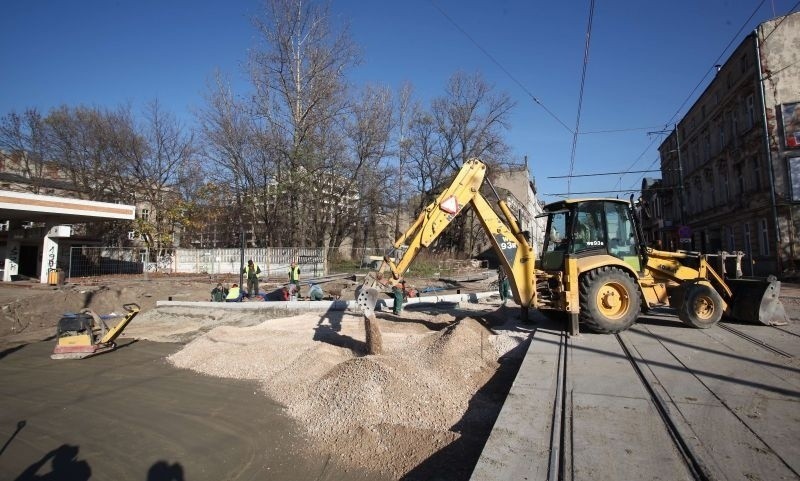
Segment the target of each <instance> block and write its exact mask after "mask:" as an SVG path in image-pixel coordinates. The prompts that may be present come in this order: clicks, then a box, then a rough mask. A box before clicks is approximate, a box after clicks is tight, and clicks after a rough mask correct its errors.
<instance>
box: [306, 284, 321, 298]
mask: <svg viewBox="0 0 800 481" xmlns="http://www.w3.org/2000/svg"><path fill="white" fill-rule="evenodd" d="M323 297H324V293H323V292H322V288H321V287H320V286H319V285H317V284H311V287H310V288H309V289H308V298H309V299H311V300H312V301H321V300H322V298H323Z"/></svg>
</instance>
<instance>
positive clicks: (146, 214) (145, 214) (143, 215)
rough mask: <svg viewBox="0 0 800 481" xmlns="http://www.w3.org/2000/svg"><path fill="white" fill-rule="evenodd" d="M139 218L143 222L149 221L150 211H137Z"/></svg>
mask: <svg viewBox="0 0 800 481" xmlns="http://www.w3.org/2000/svg"><path fill="white" fill-rule="evenodd" d="M139 218H140V219H142V220H143V221H148V220H150V209H142V210H141V211H139Z"/></svg>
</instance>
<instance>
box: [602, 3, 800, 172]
mask: <svg viewBox="0 0 800 481" xmlns="http://www.w3.org/2000/svg"><path fill="white" fill-rule="evenodd" d="M765 1H766V0H761V1H760V2H759V3H758V5H757V6H756V8H755V9H753V11H752V13H750V16H749V17H747V20H745V21H744V22H743V23H742V26H741V27H739V30H737V31H736V33H735V34H734V35H733V36H732V37H731V39H730V41H728V44H727V45H726V46H725V48H723V49H722V52H720V54H719V55H718V56H717V58H716V60H714V62H713V63H712V67H710V68H709V69H708V70H707V71H706V73H705V75H703V78H701V79H700V81H699V82H697V85H695V86H694V88H693V89H692V90H691V92H689V95H687V96H686V98H685V99H684V100H683V102H681V104H680V106H679V107H678V109H677V110H676V111H675V113H673V114H672V116H671V117H670V118H669V120H668V121H667V122H665V123H664V125H670V124H674V125H675V128H676V129H677V128H678V126H677V124H676V123H675V119H676V118H677V117H678V115H679V114H680V112H681V111H682V110H683V108H684V107H685V106H686V104H687V103H688V102H689V100H691V99H692V98H693V97H694V94H695V93H696V92H697V90H698V89H699V88H700V86H701V85H703V83H704V82H705V81H706V79H707V78H708V75H709V74H710V73H711V72H712V71H715V70H716V66H717V65H719V62H720V60H721V59H722V58H723V57H724V56H725V52H727V51H728V49H730V48H731V46H732V45H733V44H734V42H735V41H736V39H737V38H739V35H740V34H741V33H742V31H744V29H745V28H746V27H747V25H749V23H750V21H751V20H752V19H753V17H755V15H756V13H758V11H759V10H760V9H761V7H762V6H763V5H764V2H765ZM798 3H800V2H798ZM795 7H796V6H795ZM777 27H778V25H776V27H775V28H777ZM773 32H774V29H773ZM770 34H771V32H770ZM654 143H655V138H653V139H652V140H651V141H650V143H649V144H647V147H645V149H644V151H643V152H642V153H641V155H639V157H638V158H637V159H636V161H634V162H633V164H631V166H630V167H628V169H632V168H633V167H634V166H635V165H636V164H638V163H639V161H640V160H641V159H642V157H644V155H645V154H646V153H647V152H648V151H649V150H650V149H651V148H652V147H653V144H654ZM618 185H619V184H618ZM620 187H622V186H621V185H620Z"/></svg>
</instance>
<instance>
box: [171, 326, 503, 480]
mask: <svg viewBox="0 0 800 481" xmlns="http://www.w3.org/2000/svg"><path fill="white" fill-rule="evenodd" d="M445 317H447V316H445ZM440 321H442V322H441V324H444V325H447V327H445V328H443V329H440V330H438V331H437V330H424V331H421V330H420V325H419V324H416V323H414V324H413V325H412V326H400V327H399V328H398V326H397V325H396V324H398V323H394V322H391V321H387V320H385V319H380V320H379V322H380V323H381V326H382V330H383V331H384V332H386V333H387V334H386V335H385V336H384V337H385V339H384V341H385V342H384V354H383V355H377V356H365V355H364V352H365V351H364V349H365V344H364V339H365V335H364V332H363V329H364V328H363V321H362V319H361V318H360V316H356V315H349V314H343V315H341V316H340V317H339V318H336V319H329V318H326V317H325V316H324V315H323V316H320V315H314V314H306V315H302V316H296V317H293V318H285V319H275V320H270V321H268V322H264V323H262V324H259V325H257V326H252V327H244V328H242V327H230V326H224V327H217V328H215V329H212V330H211V331H210V332H208V333H207V334H206V335H204V336H202V337H199V338H197V339H195V340H194V341H192V342H191V343H189V344H188V345H186V346H185V348H184V349H182V350H181V351H179V352H177V353H175V354H173V355H172V356H170V358H169V361H170V362H172V363H173V364H174V365H175V366H177V367H183V368H188V369H192V370H195V371H198V372H202V373H205V374H210V375H215V376H222V377H234V378H240V379H242V378H244V379H252V380H256V381H258V382H260V383H261V385H262V389H263V391H264V393H265V394H266V395H267V396H269V397H270V398H272V399H274V400H275V401H277V402H279V403H281V404H282V405H284V406H285V407H286V411H287V413H288V414H289V415H291V416H292V417H294V418H295V419H297V420H298V421H299V422H300V423H302V425H303V426H305V427H306V430H307V432H308V434H309V437H310V439H311V440H312V442H313V444H314V446H315V447H316V449H318V450H321V451H323V452H331V453H335V454H334V455H335V456H339V457H340V458H341V460H342V462H345V463H349V464H350V465H357V466H359V467H363V468H367V469H379V470H380V471H382V472H384V473H386V474H389V475H391V476H395V477H399V476H402V475H403V474H404V473H407V472H408V471H409V470H411V469H413V468H414V467H415V466H418V465H419V464H420V463H422V462H423V461H424V460H425V459H426V458H428V457H429V456H431V454H432V453H434V452H436V451H437V450H439V449H441V448H442V447H443V446H445V445H447V444H449V443H452V442H454V441H455V440H457V439H458V438H459V437H460V436H461V434H460V433H459V432H456V429H455V428H454V426H460V427H463V425H464V422H465V419H467V416H466V413H467V410H468V409H469V408H470V403H471V401H472V400H473V398H474V396H475V393H476V392H477V391H478V390H479V389H480V388H481V386H483V385H484V384H485V383H486V382H487V381H488V380H489V378H490V377H491V376H492V375H493V374H494V373H495V371H496V369H497V367H498V363H497V359H498V353H497V350H496V347H495V346H496V345H497V344H498V343H496V342H495V343H493V342H492V341H491V339H493V338H497V337H503V336H505V334H499V335H498V334H492V333H491V332H490V331H489V330H488V329H487V328H486V327H484V326H483V325H482V324H481V323H480V322H478V321H476V320H475V319H473V318H469V317H468V318H464V319H461V320H459V321H456V320H454V319H453V318H452V316H449V317H447V319H441V320H440ZM384 327H385V329H384ZM433 327H437V326H436V324H433ZM438 327H440V326H438ZM505 345H508V346H514V345H516V343H514V342H511V343H507V344H505ZM496 412H497V410H496V409H495V410H480V411H479V412H478V414H475V413H472V414H471V415H470V416H468V421H469V426H471V427H475V426H478V428H479V429H483V430H487V429H489V428H490V427H491V423H492V422H493V421H494V416H496Z"/></svg>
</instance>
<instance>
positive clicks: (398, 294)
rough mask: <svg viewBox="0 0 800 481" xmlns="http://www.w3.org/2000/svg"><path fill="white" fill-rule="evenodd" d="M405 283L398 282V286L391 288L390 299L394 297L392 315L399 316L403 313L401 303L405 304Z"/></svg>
mask: <svg viewBox="0 0 800 481" xmlns="http://www.w3.org/2000/svg"><path fill="white" fill-rule="evenodd" d="M405 290H406V281H400V283H399V284H395V285H394V286H392V297H394V305H393V306H392V313H393V314H397V315H399V314H400V313H401V312H403V303H404V302H405V300H406V299H405V297H406V296H405V294H406V293H405Z"/></svg>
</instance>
